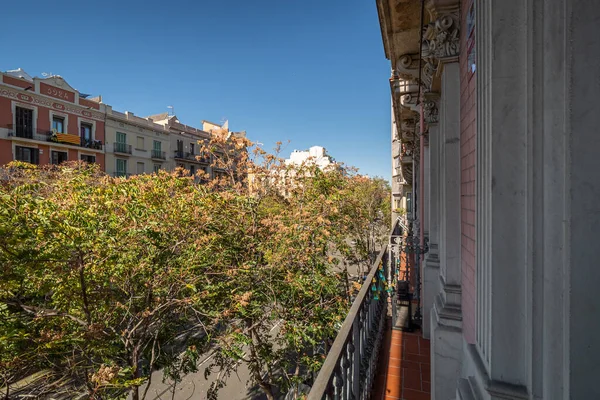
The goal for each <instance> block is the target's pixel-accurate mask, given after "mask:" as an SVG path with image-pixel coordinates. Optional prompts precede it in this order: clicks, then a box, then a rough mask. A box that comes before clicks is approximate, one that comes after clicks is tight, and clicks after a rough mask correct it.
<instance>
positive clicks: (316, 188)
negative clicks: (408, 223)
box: [0, 139, 389, 399]
mask: <svg viewBox="0 0 600 400" xmlns="http://www.w3.org/2000/svg"><path fill="white" fill-rule="evenodd" d="M247 146H248V143H244V142H243V139H239V140H238V141H235V140H234V141H232V140H231V139H227V140H225V139H223V140H222V141H218V140H217V141H215V142H214V143H211V145H210V147H209V148H205V149H204V150H205V152H211V151H214V152H215V154H218V155H221V156H223V155H224V157H225V160H226V162H224V161H218V162H221V165H220V168H222V169H223V170H224V171H225V173H224V174H223V177H222V179H219V180H217V181H216V182H212V183H211V184H208V185H198V184H196V183H195V182H194V179H193V177H185V176H181V175H182V174H181V173H173V174H169V173H166V172H163V171H161V172H160V173H159V174H157V175H142V176H135V177H132V178H130V179H121V178H111V177H108V176H105V175H104V174H102V173H101V172H99V170H98V169H97V167H95V166H89V165H86V164H77V163H71V164H65V165H62V166H60V167H54V166H49V167H41V168H37V167H34V166H31V165H28V164H23V163H13V164H11V165H9V166H8V169H7V171H8V172H9V174H8V176H9V178H8V179H7V180H6V181H4V182H3V184H2V186H1V187H0V379H2V380H1V381H0V385H5V386H6V385H10V384H12V383H14V382H15V381H17V380H18V379H20V378H22V377H24V376H26V375H27V374H29V373H31V372H32V371H36V370H41V369H50V370H51V371H52V372H53V376H54V377H55V379H56V380H60V381H62V382H64V381H65V380H66V381H68V382H69V385H72V386H73V387H75V388H78V389H79V390H83V391H86V392H87V393H88V394H89V396H90V398H95V399H107V398H110V399H113V398H123V397H125V396H126V395H127V393H128V392H131V394H132V396H133V398H134V399H139V398H143V397H145V393H146V392H144V393H142V394H140V393H139V388H140V386H141V385H143V384H144V383H145V382H146V381H147V380H148V379H149V377H150V375H151V372H152V370H153V369H156V368H162V369H163V372H164V375H165V377H166V378H168V379H169V380H171V381H172V382H173V385H174V386H175V385H176V384H177V382H179V381H181V379H182V377H183V376H184V375H185V374H187V373H190V372H194V371H196V369H197V363H198V360H199V358H200V354H201V353H203V352H206V351H208V350H210V351H211V352H213V353H214V357H213V359H212V360H213V362H212V364H210V365H209V371H207V373H208V374H210V372H211V371H215V372H217V371H218V374H217V376H218V378H217V379H216V381H215V382H214V385H213V388H212V389H213V390H212V392H211V393H210V394H209V395H211V396H216V391H217V389H218V388H219V387H222V385H223V384H224V380H225V379H226V378H227V377H228V376H230V375H231V373H233V372H234V371H235V370H236V368H237V367H238V365H239V362H245V363H246V364H247V365H248V367H249V368H250V371H251V374H252V376H251V380H252V383H254V384H258V385H259V386H260V388H261V389H262V390H263V391H264V392H265V393H266V394H267V396H268V397H272V387H273V386H278V387H279V388H280V389H282V390H286V389H287V388H288V387H292V386H294V385H296V384H297V383H299V382H300V381H302V379H303V378H302V376H303V374H306V373H307V372H308V371H318V369H319V368H320V365H321V364H322V362H323V360H324V354H323V352H322V351H318V350H316V349H318V348H321V347H323V344H324V343H329V342H331V340H333V338H335V335H336V332H337V330H338V329H339V326H340V325H341V322H342V320H343V317H344V316H345V314H346V312H347V310H348V307H349V303H348V296H347V295H348V293H347V287H346V276H345V272H344V271H343V270H342V269H341V268H339V267H338V266H337V265H336V264H337V262H338V260H337V259H336V258H334V257H332V254H334V253H341V254H345V255H351V254H354V253H353V252H355V250H354V248H353V247H352V246H349V245H348V235H349V234H352V235H356V236H357V237H358V236H360V235H359V234H362V233H364V232H363V230H364V229H365V227H369V226H373V224H371V225H369V223H371V222H373V221H375V220H378V221H379V220H381V219H382V216H381V215H380V214H381V212H386V210H385V204H386V203H385V201H386V196H387V201H388V203H387V204H388V205H389V195H386V194H385V193H384V192H385V190H386V189H387V190H389V188H387V187H386V186H385V184H384V183H383V182H382V181H378V180H370V179H368V178H364V177H360V176H353V175H349V174H348V173H347V172H346V171H344V170H341V169H336V170H332V171H328V172H322V171H320V170H318V169H316V168H314V167H310V166H303V167H301V168H296V169H292V168H290V167H288V166H285V165H283V164H282V163H281V162H280V160H278V159H277V158H276V157H275V156H272V155H268V154H266V153H264V152H261V151H255V152H245V151H244V152H240V149H242V148H246V147H247ZM240 154H241V155H240ZM252 155H253V157H254V158H253V160H250V158H251V156H252ZM213 156H214V155H213ZM257 159H261V160H262V162H261V163H259V162H258V161H257ZM228 168H234V170H233V172H232V171H230V170H228ZM240 171H252V180H251V179H250V177H248V176H247V175H246V174H242V173H240ZM281 182H285V183H284V185H283V186H282V184H281ZM371 197H374V198H375V199H374V200H373V199H371V200H373V201H370V198H371ZM387 209H388V210H387V212H388V213H389V206H388V207H387ZM383 218H384V219H385V218H386V217H385V216H384V217H383ZM385 220H386V221H389V218H387V219H385ZM361 240H362V239H361ZM361 251H362V250H361ZM361 256H363V255H362V253H361ZM354 257H356V255H354ZM192 336H193V337H195V338H196V339H194V340H195V341H193V340H192V339H191V337H192ZM182 337H183V343H182V342H181V340H182V339H181V338H182ZM198 338H199V339H198ZM192 343H193V344H192Z"/></svg>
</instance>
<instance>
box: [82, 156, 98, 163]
mask: <svg viewBox="0 0 600 400" xmlns="http://www.w3.org/2000/svg"><path fill="white" fill-rule="evenodd" d="M81 161H85V162H87V163H90V164H92V163H95V162H96V156H90V155H87V154H82V155H81Z"/></svg>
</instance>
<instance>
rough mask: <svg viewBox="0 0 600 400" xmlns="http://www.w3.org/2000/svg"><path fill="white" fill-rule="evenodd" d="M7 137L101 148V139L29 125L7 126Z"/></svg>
mask: <svg viewBox="0 0 600 400" xmlns="http://www.w3.org/2000/svg"><path fill="white" fill-rule="evenodd" d="M7 128H8V135H7V136H8V137H18V138H23V139H32V140H38V141H40V142H55V143H61V144H67V145H71V146H80V147H85V148H88V149H95V150H102V141H101V140H93V139H84V138H82V137H80V136H77V135H72V134H68V133H60V132H52V131H49V130H47V129H33V128H32V127H29V126H20V125H16V126H14V127H13V125H9V126H7Z"/></svg>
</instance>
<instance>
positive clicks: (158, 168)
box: [152, 164, 160, 174]
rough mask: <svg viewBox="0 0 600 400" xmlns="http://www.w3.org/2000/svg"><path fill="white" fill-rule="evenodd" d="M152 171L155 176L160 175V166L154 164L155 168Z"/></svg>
mask: <svg viewBox="0 0 600 400" xmlns="http://www.w3.org/2000/svg"><path fill="white" fill-rule="evenodd" d="M152 170H153V171H154V173H155V174H158V171H160V164H154V166H153V167H152Z"/></svg>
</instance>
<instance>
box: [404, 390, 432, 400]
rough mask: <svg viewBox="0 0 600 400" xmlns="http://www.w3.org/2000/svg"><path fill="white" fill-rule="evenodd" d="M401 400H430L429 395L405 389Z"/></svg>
mask: <svg viewBox="0 0 600 400" xmlns="http://www.w3.org/2000/svg"><path fill="white" fill-rule="evenodd" d="M402 398H403V399H404V400H431V393H426V392H421V391H420V390H412V389H407V388H405V389H404V392H403V395H402Z"/></svg>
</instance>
